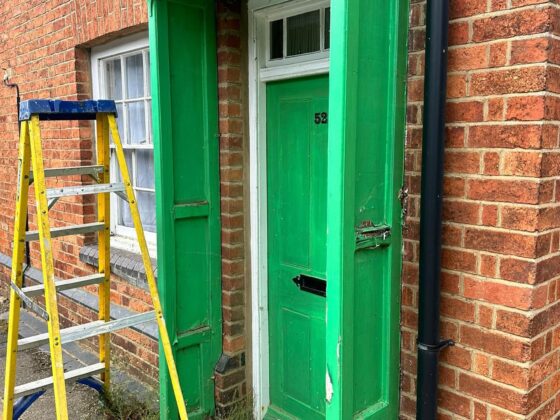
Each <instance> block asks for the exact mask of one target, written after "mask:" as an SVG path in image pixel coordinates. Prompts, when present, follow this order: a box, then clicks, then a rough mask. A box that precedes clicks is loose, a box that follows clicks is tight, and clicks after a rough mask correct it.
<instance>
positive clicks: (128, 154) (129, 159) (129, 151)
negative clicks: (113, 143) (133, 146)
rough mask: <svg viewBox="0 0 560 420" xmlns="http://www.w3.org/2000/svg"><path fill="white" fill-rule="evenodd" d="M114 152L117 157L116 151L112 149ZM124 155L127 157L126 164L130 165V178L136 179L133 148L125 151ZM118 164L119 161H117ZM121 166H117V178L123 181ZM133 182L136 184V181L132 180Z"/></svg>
mask: <svg viewBox="0 0 560 420" xmlns="http://www.w3.org/2000/svg"><path fill="white" fill-rule="evenodd" d="M112 154H113V155H114V156H115V159H116V158H117V156H116V154H115V151H114V150H113V151H112ZM124 157H125V159H126V166H127V167H128V174H129V175H130V179H131V180H134V173H133V172H134V168H133V167H132V150H126V149H125V151H124ZM117 165H118V162H117ZM119 169H120V168H118V167H115V172H116V175H117V180H118V181H121V180H122V177H121V172H120V170H119ZM132 183H133V184H134V181H132Z"/></svg>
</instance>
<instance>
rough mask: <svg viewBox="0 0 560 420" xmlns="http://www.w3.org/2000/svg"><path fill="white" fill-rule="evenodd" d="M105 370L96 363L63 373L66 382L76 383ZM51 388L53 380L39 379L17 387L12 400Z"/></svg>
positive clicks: (103, 366) (101, 365)
mask: <svg viewBox="0 0 560 420" xmlns="http://www.w3.org/2000/svg"><path fill="white" fill-rule="evenodd" d="M104 369H105V365H104V364H103V363H96V364H94V365H91V366H84V367H82V368H79V369H75V370H70V371H68V372H65V373H64V379H65V380H66V381H72V382H75V381H78V380H80V379H82V378H88V377H90V376H93V375H97V374H99V373H101V372H103V370H104ZM52 386H53V378H52V377H49V378H44V379H39V380H38V381H34V382H29V383H27V384H23V385H18V386H16V387H15V389H14V399H16V398H20V397H25V396H26V395H31V394H35V393H36V392H39V391H45V390H47V389H49V388H51V387H52Z"/></svg>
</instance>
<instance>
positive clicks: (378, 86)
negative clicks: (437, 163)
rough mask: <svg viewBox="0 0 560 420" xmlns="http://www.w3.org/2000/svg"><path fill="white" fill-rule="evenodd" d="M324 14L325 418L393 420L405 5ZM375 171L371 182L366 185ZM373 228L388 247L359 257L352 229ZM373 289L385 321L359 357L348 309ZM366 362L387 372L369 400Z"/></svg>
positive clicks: (347, 4) (360, 6)
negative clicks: (327, 25) (363, 379)
mask: <svg viewBox="0 0 560 420" xmlns="http://www.w3.org/2000/svg"><path fill="white" fill-rule="evenodd" d="M331 7H332V12H331V16H332V21H331V66H330V100H329V103H330V111H329V112H330V117H329V121H330V124H329V157H328V159H329V160H328V167H329V169H328V172H329V175H328V193H327V195H328V201H329V206H328V213H327V225H328V237H327V279H328V283H327V319H328V321H327V376H328V379H327V382H328V388H330V389H328V390H327V419H333V420H334V419H349V418H353V417H358V418H377V419H396V418H397V417H398V410H399V382H400V381H399V378H400V375H399V357H400V331H399V318H400V278H401V257H402V256H401V243H402V232H401V217H402V211H401V206H400V202H399V189H400V188H401V186H402V185H403V184H402V183H403V154H404V139H405V116H406V67H407V30H408V22H407V19H408V10H409V8H408V0H394V1H372V0H332V3H331ZM372 75H376V77H372ZM372 151H379V152H382V153H379V154H377V153H371V152H372ZM368 152H370V153H368ZM379 167H381V168H382V171H381V173H378V176H368V175H370V174H374V173H375V172H376V169H377V172H379V171H378V168H379ZM380 185H382V187H381V188H382V189H383V190H384V197H381V200H379V197H377V199H376V201H375V202H373V201H372V200H371V199H372V198H373V197H374V194H373V193H369V191H376V190H377V189H379V186H380ZM368 194H371V196H368ZM380 224H385V225H388V226H389V227H390V228H391V231H392V232H391V237H390V245H389V246H388V247H379V248H375V247H373V249H369V250H368V249H359V248H360V247H358V246H357V240H358V238H357V233H356V232H357V230H358V229H359V228H360V227H368V226H371V225H380ZM372 262H377V265H376V266H374V267H372V266H371V265H372ZM368 274H369V275H370V277H368V278H364V275H368ZM373 282H381V285H378V284H377V285H375V287H381V290H382V293H381V296H382V299H381V301H382V305H383V315H384V317H385V319H389V320H390V321H389V325H387V322H385V326H384V331H383V340H384V342H383V344H382V345H381V346H380V349H381V354H367V352H368V351H369V352H370V353H373V351H372V349H363V347H365V346H364V345H363V344H362V346H361V347H360V343H359V342H357V341H356V340H357V337H356V335H355V334H354V331H355V330H356V329H357V328H358V327H357V325H358V323H363V322H369V320H367V319H358V318H357V317H355V311H354V307H355V304H357V303H356V302H355V301H356V300H358V299H363V295H364V293H365V290H363V291H362V290H356V289H355V286H356V284H359V285H360V287H362V286H366V287H368V286H369V287H370V288H371V289H373V285H372V284H371V283H373ZM366 290H368V289H366ZM372 333H373V331H372ZM372 358H381V359H382V360H383V362H382V363H381V364H380V366H383V365H385V366H387V368H385V369H383V368H381V370H382V371H381V372H375V373H376V374H377V375H378V376H379V377H380V378H381V384H380V385H381V386H380V389H379V390H377V392H376V393H373V391H371V390H367V389H366V390H364V389H359V386H356V385H355V383H356V381H357V380H358V379H359V375H360V372H362V376H363V372H364V367H365V366H368V365H371V364H373V363H374V361H373V360H371V359H372ZM366 371H367V370H366ZM370 391H371V392H370ZM370 394H371V395H370Z"/></svg>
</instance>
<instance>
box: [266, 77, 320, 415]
mask: <svg viewBox="0 0 560 420" xmlns="http://www.w3.org/2000/svg"><path fill="white" fill-rule="evenodd" d="M327 109H328V77H327V76H321V77H314V78H305V79H297V80H289V81H282V82H276V83H270V84H269V85H268V86H267V174H268V179H267V183H268V267H269V268H268V276H269V277H268V284H269V290H268V295H269V340H270V399H271V408H270V410H269V412H268V414H267V416H268V417H269V418H278V417H280V418H282V417H290V416H291V417H296V418H305V419H313V418H324V410H325V390H324V389H325V298H324V297H323V296H319V295H317V294H313V293H309V292H306V291H303V290H300V289H299V288H298V286H297V285H296V284H295V283H294V281H293V279H294V278H295V277H297V276H299V275H302V274H303V275H308V276H311V277H314V278H318V279H321V280H326V276H325V271H326V260H325V258H326V181H327V180H326V176H327V124H326V122H327V121H326V117H325V121H324V122H323V121H319V122H318V123H317V122H316V121H315V114H321V113H326V111H327Z"/></svg>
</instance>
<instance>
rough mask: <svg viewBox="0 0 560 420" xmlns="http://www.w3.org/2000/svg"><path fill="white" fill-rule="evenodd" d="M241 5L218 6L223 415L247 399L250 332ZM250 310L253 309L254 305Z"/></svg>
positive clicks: (219, 393)
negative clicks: (224, 363)
mask: <svg viewBox="0 0 560 420" xmlns="http://www.w3.org/2000/svg"><path fill="white" fill-rule="evenodd" d="M242 21H243V19H242V8H241V5H240V2H229V4H228V2H221V3H220V4H219V6H218V24H217V31H218V34H217V36H218V38H217V39H218V83H219V84H218V96H219V117H220V120H219V124H220V167H221V170H220V187H221V195H222V197H221V204H222V305H223V306H222V308H223V309H222V316H223V324H222V328H223V354H224V356H225V357H227V358H229V362H228V364H227V367H226V371H225V373H223V374H218V373H216V406H217V407H216V408H217V412H218V414H220V415H223V416H224V417H227V407H228V406H230V405H231V404H232V403H236V402H238V401H239V400H240V399H242V398H243V397H245V396H246V395H247V383H246V378H247V376H250V373H248V372H246V364H245V359H246V351H247V342H248V339H247V337H246V334H247V333H248V329H246V328H245V314H246V310H247V308H246V305H245V303H246V302H249V299H247V298H246V296H247V295H246V293H248V289H247V288H246V287H245V284H246V276H245V273H246V264H245V211H244V210H245V207H246V206H245V205H244V200H243V197H244V191H245V180H246V178H245V175H246V171H245V168H246V165H247V164H248V163H246V161H245V150H246V138H245V133H246V116H247V113H246V87H247V85H246V83H247V76H246V74H247V70H246V64H245V63H246V60H247V56H246V51H245V48H244V47H245V45H247V42H246V41H247V39H246V34H245V32H244V31H245V30H246V25H242ZM248 304H249V303H248Z"/></svg>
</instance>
